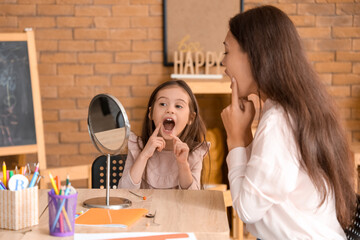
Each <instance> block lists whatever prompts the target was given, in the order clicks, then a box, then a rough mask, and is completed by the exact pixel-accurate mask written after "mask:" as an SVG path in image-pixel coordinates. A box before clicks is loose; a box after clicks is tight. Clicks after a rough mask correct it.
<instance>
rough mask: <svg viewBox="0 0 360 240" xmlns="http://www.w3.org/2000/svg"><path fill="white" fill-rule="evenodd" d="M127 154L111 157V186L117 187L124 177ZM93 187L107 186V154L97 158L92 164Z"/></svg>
mask: <svg viewBox="0 0 360 240" xmlns="http://www.w3.org/2000/svg"><path fill="white" fill-rule="evenodd" d="M126 157H127V155H126V154H120V155H114V156H111V157H110V161H111V162H110V188H117V186H118V182H119V180H120V178H121V177H122V173H123V171H124V167H125V160H126ZM91 187H92V188H101V189H103V188H106V156H105V155H101V156H99V157H97V158H96V159H95V161H94V162H93V164H92V166H91Z"/></svg>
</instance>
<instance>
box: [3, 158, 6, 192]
mask: <svg viewBox="0 0 360 240" xmlns="http://www.w3.org/2000/svg"><path fill="white" fill-rule="evenodd" d="M3 183H4V185H5V187H7V181H6V164H5V162H3Z"/></svg>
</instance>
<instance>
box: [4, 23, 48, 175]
mask: <svg viewBox="0 0 360 240" xmlns="http://www.w3.org/2000/svg"><path fill="white" fill-rule="evenodd" d="M0 41H6V42H9V41H10V42H11V41H26V42H27V48H28V57H29V69H30V78H31V90H32V100H33V108H34V109H33V110H34V121H35V132H36V144H31V145H21V146H19V145H17V146H5V147H3V146H2V147H0V156H9V155H22V154H30V153H37V155H38V162H39V168H40V169H46V154H45V140H44V128H43V119H42V107H41V95H40V85H39V74H38V66H37V57H36V48H35V36H34V32H33V31H32V30H27V31H25V32H23V33H0Z"/></svg>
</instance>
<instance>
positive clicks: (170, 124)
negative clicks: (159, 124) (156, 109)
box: [163, 118, 175, 134]
mask: <svg viewBox="0 0 360 240" xmlns="http://www.w3.org/2000/svg"><path fill="white" fill-rule="evenodd" d="M163 126H164V128H163V129H164V132H165V133H168V134H170V133H171V132H172V130H173V129H174V127H175V121H174V119H172V118H166V119H164V121H163Z"/></svg>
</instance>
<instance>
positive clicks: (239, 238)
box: [205, 184, 244, 240]
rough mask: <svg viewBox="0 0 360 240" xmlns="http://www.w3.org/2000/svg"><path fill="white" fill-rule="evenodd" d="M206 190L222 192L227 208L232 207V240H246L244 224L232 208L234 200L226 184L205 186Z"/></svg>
mask: <svg viewBox="0 0 360 240" xmlns="http://www.w3.org/2000/svg"><path fill="white" fill-rule="evenodd" d="M205 189H206V190H216V191H222V192H223V195H224V202H225V207H231V211H232V213H231V215H232V221H231V222H232V239H233V240H244V224H243V222H242V221H241V219H240V218H239V216H238V215H237V213H236V211H235V209H234V208H233V207H232V198H231V193H230V190H228V189H227V185H226V184H210V185H206V186H205Z"/></svg>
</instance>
